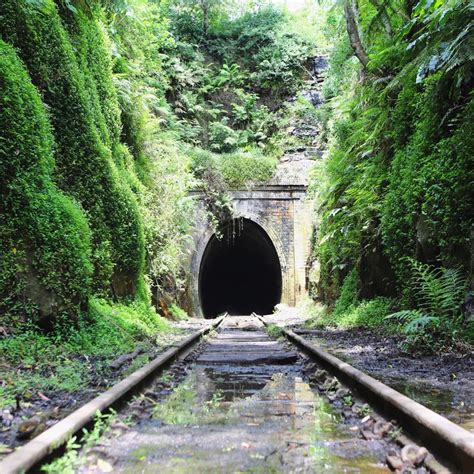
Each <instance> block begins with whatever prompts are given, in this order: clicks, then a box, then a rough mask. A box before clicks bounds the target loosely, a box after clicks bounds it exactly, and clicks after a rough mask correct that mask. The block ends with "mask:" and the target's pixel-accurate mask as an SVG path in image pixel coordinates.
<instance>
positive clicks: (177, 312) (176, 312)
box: [169, 303, 188, 321]
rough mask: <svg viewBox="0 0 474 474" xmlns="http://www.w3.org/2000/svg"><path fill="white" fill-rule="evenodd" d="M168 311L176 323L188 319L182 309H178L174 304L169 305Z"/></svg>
mask: <svg viewBox="0 0 474 474" xmlns="http://www.w3.org/2000/svg"><path fill="white" fill-rule="evenodd" d="M169 310H170V313H171V315H172V316H173V319H174V320H176V321H183V320H185V319H188V313H186V311H184V309H182V308H180V307H179V306H178V305H176V304H175V303H172V304H170V307H169Z"/></svg>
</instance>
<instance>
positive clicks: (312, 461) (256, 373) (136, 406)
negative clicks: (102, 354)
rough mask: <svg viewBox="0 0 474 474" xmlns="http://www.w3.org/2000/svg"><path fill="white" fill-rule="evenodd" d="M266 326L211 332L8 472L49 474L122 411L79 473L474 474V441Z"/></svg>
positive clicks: (79, 415)
mask: <svg viewBox="0 0 474 474" xmlns="http://www.w3.org/2000/svg"><path fill="white" fill-rule="evenodd" d="M265 324H266V323H265V320H264V319H263V318H261V317H259V316H257V315H250V316H236V317H230V316H224V317H222V318H220V319H218V320H216V321H213V323H212V324H210V325H209V326H208V327H207V328H205V329H202V330H200V331H198V332H196V333H195V334H193V335H192V336H190V337H188V338H187V339H185V340H184V341H182V342H181V343H180V344H178V345H177V346H175V347H172V348H171V349H169V350H168V351H166V352H165V353H164V354H162V355H161V356H160V357H158V358H157V359H155V360H154V361H152V362H151V363H150V364H148V365H146V366H145V367H143V368H142V369H139V370H138V371H137V372H135V373H133V374H132V375H131V376H129V377H127V378H126V379H124V380H123V381H122V382H120V383H119V384H117V385H115V386H114V387H113V388H112V389H110V390H108V391H107V392H105V393H104V394H102V395H101V396H99V397H97V398H95V399H94V400H92V401H91V402H89V403H87V404H86V405H84V406H83V407H82V408H80V409H79V410H77V411H76V412H74V413H72V414H71V415H69V416H68V417H66V418H65V419H63V420H61V421H60V422H58V423H57V424H56V425H54V426H53V427H52V428H50V429H48V430H47V431H45V432H44V433H42V434H41V435H39V436H38V437H37V438H35V439H33V440H32V441H30V442H29V443H27V444H26V445H24V446H23V447H22V448H20V449H19V450H17V451H16V452H15V453H13V454H11V455H9V456H8V457H7V458H5V459H4V460H3V461H2V462H1V463H0V473H2V474H4V473H5V474H10V473H18V472H25V471H37V470H39V468H40V466H41V465H42V464H44V463H46V462H49V461H51V459H54V457H55V456H57V455H59V454H61V446H64V443H65V442H66V441H67V439H69V438H70V437H71V436H72V435H74V434H76V433H79V432H80V431H81V430H82V429H83V428H84V427H89V428H90V426H91V424H92V423H93V420H94V416H95V414H96V412H97V411H98V410H99V411H102V412H106V411H107V410H110V409H111V408H112V407H114V408H116V409H118V410H119V414H118V415H117V417H116V419H115V420H114V422H113V424H112V425H111V428H110V429H109V431H108V432H107V433H106V434H105V435H104V436H103V439H101V441H100V443H99V445H97V446H94V447H93V449H89V451H88V452H86V453H84V456H83V459H84V462H85V464H82V465H81V466H78V467H77V470H78V471H79V472H101V468H102V472H111V471H110V469H111V470H113V472H150V473H151V472H195V473H200V472H363V473H369V472H389V470H390V469H389V467H390V468H391V469H392V470H395V469H397V468H398V469H399V472H418V473H422V472H466V473H472V472H474V435H472V434H471V433H469V432H468V431H466V430H464V429H462V428H460V427H459V426H457V425H455V424H454V423H451V422H450V421H448V420H447V419H445V418H443V417H441V416H439V415H437V414H436V413H434V412H432V411H430V410H428V409H427V408H425V407H423V406H422V405H419V404H418V403H416V402H414V401H413V400H410V399H408V398H407V397H405V396H404V395H402V394H400V393H398V392H395V391H394V390H392V389H391V388H389V387H387V386H385V385H384V384H382V383H380V382H378V381H376V380H374V379H372V378H371V377H369V376H367V375H365V374H363V373H362V372H360V371H358V370H356V369H354V368H353V367H351V366H350V365H348V364H346V363H343V362H341V361H340V360H338V359H337V358H335V357H333V356H331V355H329V354H327V353H325V352H324V351H322V350H321V349H319V348H317V347H315V346H314V345H312V344H310V343H309V342H307V341H305V340H304V339H302V338H301V337H299V336H297V335H296V334H294V333H292V332H291V331H287V330H283V332H282V334H283V335H284V336H285V337H286V340H282V338H279V339H278V340H275V339H274V338H271V337H270V336H269V335H268V334H267V332H266V331H265ZM206 335H207V336H206ZM203 336H206V340H204V341H203V340H202V338H203ZM166 368H169V372H168V373H166V374H165V375H163V370H164V369H166ZM389 420H391V421H389ZM413 440H414V441H413ZM422 447H426V448H427V449H428V451H426V450H425V449H423V448H422ZM104 466H105V467H104ZM104 469H105V471H104ZM403 470H405V471H403Z"/></svg>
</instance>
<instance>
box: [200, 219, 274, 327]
mask: <svg viewBox="0 0 474 474" xmlns="http://www.w3.org/2000/svg"><path fill="white" fill-rule="evenodd" d="M220 233H221V234H222V237H221V238H220V239H218V238H217V237H216V235H215V234H214V235H213V236H212V237H211V239H210V240H209V243H208V244H207V247H206V250H205V251H204V255H203V257H202V261H201V267H200V271H199V297H200V300H201V308H202V311H203V313H204V317H205V318H215V317H216V316H217V315H219V314H221V313H223V312H226V311H227V312H228V313H229V314H234V315H239V314H250V313H252V312H256V313H257V314H269V313H272V312H273V308H274V306H275V305H276V304H278V303H279V302H280V298H281V289H282V279H281V267H280V261H279V259H278V254H277V252H276V250H275V247H274V245H273V243H272V241H271V240H270V237H268V235H267V233H266V232H265V231H264V230H263V229H262V227H260V226H259V225H258V224H256V223H255V222H253V221H251V220H249V219H243V218H239V219H234V220H232V221H230V222H229V223H228V224H226V225H224V226H223V227H222V228H221V230H220Z"/></svg>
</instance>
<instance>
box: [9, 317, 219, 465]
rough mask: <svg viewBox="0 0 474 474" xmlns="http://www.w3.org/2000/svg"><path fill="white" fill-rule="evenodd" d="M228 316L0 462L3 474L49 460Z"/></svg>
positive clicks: (180, 344)
mask: <svg viewBox="0 0 474 474" xmlns="http://www.w3.org/2000/svg"><path fill="white" fill-rule="evenodd" d="M226 316H227V314H224V315H223V316H221V317H220V318H218V319H216V320H215V321H213V322H212V323H211V324H209V326H207V327H205V328H202V329H200V330H199V331H196V332H195V333H193V334H192V335H190V336H188V337H186V338H184V339H183V340H182V341H179V342H178V343H176V344H173V345H172V346H171V347H170V348H169V349H168V350H166V351H165V352H163V353H162V354H160V355H159V356H158V357H156V358H155V359H154V360H152V361H151V362H149V363H148V364H146V365H144V366H143V367H142V368H140V369H138V370H136V371H135V372H133V373H132V374H131V375H129V376H128V377H126V378H125V379H123V380H122V381H121V382H118V383H117V384H115V385H114V386H113V387H111V388H110V389H109V390H107V391H105V392H104V393H102V394H101V395H99V396H97V397H95V398H93V399H92V400H91V401H90V402H87V403H86V404H85V405H83V406H82V407H80V408H78V409H77V410H75V411H74V412H73V413H71V414H70V415H68V416H67V417H65V418H63V419H62V420H60V421H59V422H58V423H56V424H55V425H54V426H52V427H51V428H49V429H47V430H46V431H44V432H43V433H41V434H40V435H38V436H36V437H35V438H33V439H32V440H31V441H29V442H28V443H26V444H25V445H23V446H22V447H20V448H19V449H17V450H16V451H15V452H13V453H12V454H10V455H8V456H7V457H6V458H5V459H4V460H3V461H1V462H0V473H1V474H19V473H23V472H27V471H28V470H30V469H32V468H34V467H36V466H38V465H39V464H40V463H42V462H44V460H45V459H47V458H48V457H50V456H51V455H52V454H53V453H54V452H55V451H58V450H59V448H61V447H62V446H63V445H64V444H65V443H66V442H67V441H68V440H69V439H70V438H71V437H72V436H73V435H74V434H76V433H78V432H79V431H80V430H81V429H82V428H84V427H85V426H88V425H89V424H91V423H92V422H93V420H94V418H95V416H96V414H97V412H98V411H100V412H103V411H105V410H108V409H110V408H112V407H113V406H115V405H116V404H118V403H119V402H122V401H123V400H124V399H126V398H127V397H130V396H131V395H133V394H134V393H136V391H137V390H138V389H139V388H140V387H142V386H143V385H144V384H145V383H146V382H147V381H149V380H150V379H151V378H152V377H153V376H156V375H157V373H158V372H159V371H161V370H162V369H163V368H165V367H166V366H167V365H168V364H169V363H170V362H172V361H173V360H174V359H176V357H178V356H179V355H180V354H181V353H183V352H184V351H185V350H186V349H189V348H190V347H191V346H193V345H194V344H195V343H197V342H199V341H200V339H201V337H202V336H204V335H205V334H207V333H208V332H209V331H211V330H212V329H215V328H216V327H218V326H219V325H220V324H221V323H222V321H223V320H224V319H225V317H226Z"/></svg>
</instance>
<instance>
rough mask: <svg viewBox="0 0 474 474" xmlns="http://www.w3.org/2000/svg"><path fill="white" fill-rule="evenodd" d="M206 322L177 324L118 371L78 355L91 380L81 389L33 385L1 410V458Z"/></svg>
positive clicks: (102, 362) (190, 321) (101, 362)
mask: <svg viewBox="0 0 474 474" xmlns="http://www.w3.org/2000/svg"><path fill="white" fill-rule="evenodd" d="M205 323H206V322H205V321H203V320H195V319H190V320H187V321H184V322H180V323H175V326H176V327H177V331H176V333H172V334H167V335H166V338H163V340H160V341H161V342H159V343H158V344H156V345H155V347H154V348H153V350H150V351H148V352H144V353H142V354H140V355H139V356H138V357H141V358H142V359H141V360H137V359H138V357H137V358H135V359H133V360H127V361H125V362H124V363H123V364H122V365H121V366H120V368H118V369H117V370H113V369H111V368H110V367H109V363H106V362H104V360H103V359H102V358H90V357H89V358H85V357H83V356H78V357H77V359H78V360H80V361H81V362H83V363H84V365H86V366H87V367H88V370H89V376H88V381H89V383H88V384H87V385H86V386H85V387H84V388H83V389H82V390H81V391H78V392H66V391H59V390H56V391H53V390H51V391H45V392H44V393H39V392H38V391H36V390H35V389H34V387H31V388H30V389H29V390H27V391H25V392H24V393H23V396H22V397H21V398H19V401H18V403H19V406H18V405H13V406H11V407H6V408H4V409H3V410H0V460H1V459H2V458H3V457H5V456H6V455H8V454H9V453H11V452H12V451H13V450H14V449H15V448H17V447H18V446H21V445H23V444H24V443H26V442H28V441H29V440H30V439H31V438H33V437H35V436H37V435H39V434H40V433H41V432H43V431H44V430H46V429H48V428H50V427H51V426H53V425H54V424H55V423H57V422H58V421H59V420H61V419H62V418H65V417H66V416H67V415H69V414H70V413H72V412H73V411H74V410H77V409H78V408H79V407H81V406H82V405H84V404H85V403H87V402H88V401H89V400H91V399H92V398H94V397H96V396H97V395H99V394H100V393H102V392H104V391H105V390H107V389H108V388H110V387H111V386H112V385H114V384H115V383H117V382H119V381H120V380H121V379H123V378H124V377H125V376H126V375H128V374H129V373H130V372H132V371H133V370H136V369H137V368H138V367H139V366H140V365H143V364H145V363H146V362H148V361H149V360H152V359H153V358H155V357H157V356H158V355H159V354H160V353H162V352H164V351H166V350H167V349H168V348H169V347H170V346H171V345H173V344H175V343H176V342H178V341H179V340H181V339H183V338H185V337H187V336H188V335H189V334H191V333H193V332H195V331H197V330H199V329H200V328H201V327H203V325H204V324H205ZM104 365H105V367H106V369H105V370H104ZM21 370H22V368H21V367H18V371H19V373H20V372H21ZM45 376H47V375H45Z"/></svg>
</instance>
